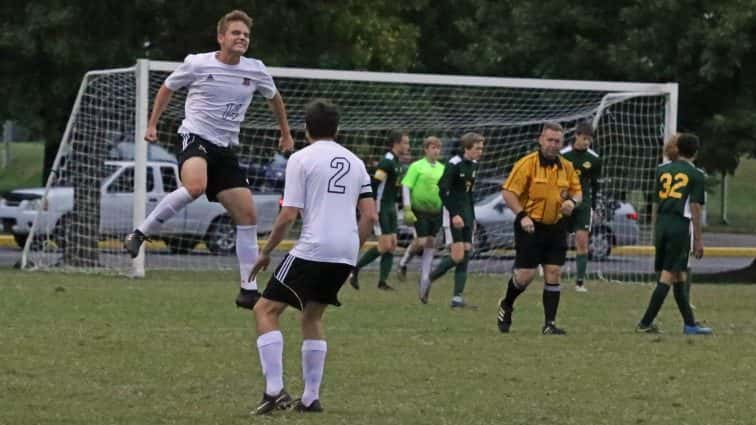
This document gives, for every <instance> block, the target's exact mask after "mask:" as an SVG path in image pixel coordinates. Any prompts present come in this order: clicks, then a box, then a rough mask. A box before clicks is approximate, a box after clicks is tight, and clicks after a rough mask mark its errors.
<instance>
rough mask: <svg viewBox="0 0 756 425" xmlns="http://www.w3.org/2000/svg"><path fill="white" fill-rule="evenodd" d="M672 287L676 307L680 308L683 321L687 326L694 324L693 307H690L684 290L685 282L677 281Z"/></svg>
mask: <svg viewBox="0 0 756 425" xmlns="http://www.w3.org/2000/svg"><path fill="white" fill-rule="evenodd" d="M674 287H675V288H674V289H673V290H672V292H673V293H674V294H675V301H676V302H677V309H678V310H680V314H681V315H682V318H683V322H685V324H686V325H688V326H695V325H696V319H695V318H694V317H693V309H691V308H690V299H688V293H687V291H686V290H685V282H677V283H675V284H674Z"/></svg>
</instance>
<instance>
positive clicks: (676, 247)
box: [636, 133, 712, 335]
mask: <svg viewBox="0 0 756 425" xmlns="http://www.w3.org/2000/svg"><path fill="white" fill-rule="evenodd" d="M675 137H676V138H677V149H678V152H679V159H677V160H675V161H671V162H668V163H665V164H662V165H661V166H659V168H658V169H657V170H656V196H657V201H658V207H657V210H656V211H657V216H656V225H655V227H654V248H656V254H655V257H656V258H655V269H656V271H657V272H659V282H658V283H657V285H656V288H655V289H654V292H653V293H652V294H651V299H650V301H649V304H648V307H647V309H646V313H645V314H644V315H643V318H642V319H641V321H640V323H638V326H637V328H636V330H637V331H639V332H644V333H655V332H658V328H657V326H656V325H655V324H654V319H655V318H656V315H657V314H658V313H659V310H660V309H661V306H662V304H663V303H664V299H665V298H666V297H667V293H669V290H670V286H671V287H673V288H674V289H673V293H674V296H675V301H676V302H677V308H678V309H679V310H680V314H681V315H682V318H683V323H684V325H683V332H684V333H685V334H689V335H706V334H710V333H712V330H711V329H710V328H707V327H703V326H700V325H699V324H698V323H697V322H696V320H695V317H694V316H693V310H692V309H691V307H690V299H689V298H688V297H689V296H688V291H687V290H686V288H685V281H686V278H687V276H686V275H687V271H688V259H689V257H690V253H691V245H692V251H693V255H694V256H695V257H696V258H701V257H702V256H703V238H702V236H701V210H702V208H703V205H704V200H705V199H704V174H703V172H702V171H701V170H699V169H697V168H696V167H695V165H693V163H692V161H693V160H694V159H695V157H696V154H697V153H698V148H699V143H700V142H699V140H698V137H696V136H695V135H693V134H689V133H681V134H678V135H676V136H675ZM691 242H692V244H691Z"/></svg>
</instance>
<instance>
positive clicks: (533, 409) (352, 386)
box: [0, 271, 756, 425]
mask: <svg viewBox="0 0 756 425" xmlns="http://www.w3.org/2000/svg"><path fill="white" fill-rule="evenodd" d="M502 279H503V278H502V277H499V276H494V277H478V278H474V279H472V281H471V282H470V283H469V286H468V291H467V293H468V301H470V302H473V303H477V304H480V305H481V308H480V309H479V310H477V311H451V310H450V309H449V308H448V307H447V302H448V299H449V295H450V294H449V292H450V290H451V289H450V282H449V280H450V278H449V277H447V278H445V280H444V281H442V282H441V283H440V284H439V285H438V286H437V287H435V288H434V291H433V293H432V294H431V304H429V305H427V306H422V305H419V303H418V302H417V301H416V298H415V292H414V289H413V286H414V285H413V284H409V283H407V284H402V285H400V289H399V290H398V291H396V292H393V293H385V292H379V291H377V290H376V289H375V288H374V287H373V285H372V282H373V281H374V280H375V276H374V275H371V274H370V273H365V274H363V276H362V280H363V289H362V290H361V291H359V292H358V291H354V290H352V289H351V288H349V287H348V286H347V287H345V288H344V289H343V290H342V293H341V299H342V302H343V303H344V306H343V307H341V308H333V309H330V310H329V312H328V314H327V317H326V329H327V335H328V344H329V352H328V361H327V364H326V376H325V381H324V384H323V388H322V391H321V399H322V402H323V406H324V407H325V408H326V412H325V413H324V414H322V415H319V416H318V415H315V416H298V415H296V414H293V413H290V412H278V413H276V414H275V417H274V418H267V417H265V418H259V417H257V418H256V417H249V416H248V414H247V413H248V411H249V410H250V408H252V407H253V406H254V405H255V404H256V402H257V401H258V400H259V398H260V394H261V391H262V389H263V380H262V378H261V374H260V372H259V363H258V360H257V352H256V348H255V336H254V331H253V329H254V328H253V326H254V324H253V320H252V318H251V315H250V314H249V313H248V312H246V311H240V310H237V309H235V308H234V307H233V297H234V295H235V288H234V286H235V285H233V284H231V282H234V281H235V276H234V274H233V273H191V274H189V273H167V272H150V273H149V277H148V278H147V279H144V280H139V281H134V280H128V279H126V278H116V277H101V276H91V275H73V274H64V275H60V274H51V273H49V274H31V273H22V272H17V271H2V272H0V324H2V325H1V326H2V329H1V330H0V394H2V396H0V412H2V413H0V423H2V424H14V425H24V424H34V425H39V424H224V425H225V424H250V423H260V424H262V423H286V424H295V423H322V424H391V425H397V424H580V425H584V424H661V423H664V424H678V423H685V424H746V423H753V420H754V419H753V418H754V417H756V405H754V404H753V394H755V393H756V364H754V362H753V359H752V356H751V354H749V353H754V352H756V332H755V331H754V330H755V329H756V319H754V315H753V303H752V300H754V299H756V286H738V285H717V286H715V285H697V286H695V287H694V289H693V301H694V303H695V304H696V305H697V307H698V310H697V313H698V315H699V316H700V317H699V318H700V319H707V321H708V323H709V324H711V325H712V326H713V327H714V328H715V330H716V336H713V337H695V338H690V337H684V336H682V335H681V329H680V328H681V325H680V320H679V317H678V314H677V312H676V308H675V304H674V301H673V300H672V299H671V296H670V299H669V300H667V303H666V305H665V307H664V309H663V311H662V314H661V316H660V320H661V324H662V327H663V329H665V330H666V331H667V333H666V334H663V335H660V336H653V335H638V334H635V333H634V332H633V326H634V324H635V322H636V321H637V320H638V318H639V317H640V315H641V313H642V310H643V309H644V307H645V305H646V302H647V300H648V296H649V294H650V290H651V289H650V287H649V286H643V285H611V284H605V283H595V282H591V283H589V288H590V289H591V292H590V293H589V294H576V293H574V292H573V291H571V290H566V291H565V292H564V293H563V297H562V305H561V307H560V312H559V313H560V314H559V316H560V324H561V325H562V326H564V327H565V328H566V329H567V330H568V331H570V334H569V335H568V336H566V337H555V336H543V335H540V332H539V331H540V325H541V321H542V309H541V306H540V290H539V288H540V284H535V287H534V288H532V289H531V290H530V291H528V292H526V293H525V294H524V295H523V296H522V297H521V299H520V300H519V301H518V304H517V311H516V313H515V324H514V327H513V333H511V334H509V335H501V334H499V333H498V331H497V330H496V328H495V324H494V317H495V316H496V309H495V304H496V299H497V298H498V297H499V296H500V294H501V291H502V288H503V286H504V283H503V281H502ZM569 289H571V286H570V287H569ZM283 329H284V335H285V347H284V352H285V371H286V377H285V382H286V386H287V389H288V390H289V391H290V392H291V393H292V394H295V395H296V394H298V393H299V392H300V391H301V389H302V384H301V379H300V376H301V372H300V366H299V361H300V337H299V336H298V326H297V315H296V313H295V312H293V311H290V312H287V313H286V314H285V315H284V319H283Z"/></svg>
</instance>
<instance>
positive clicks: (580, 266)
mask: <svg viewBox="0 0 756 425" xmlns="http://www.w3.org/2000/svg"><path fill="white" fill-rule="evenodd" d="M575 263H577V280H578V281H581V282H582V281H583V280H584V279H585V269H586V268H588V254H578V255H577V256H576V257H575Z"/></svg>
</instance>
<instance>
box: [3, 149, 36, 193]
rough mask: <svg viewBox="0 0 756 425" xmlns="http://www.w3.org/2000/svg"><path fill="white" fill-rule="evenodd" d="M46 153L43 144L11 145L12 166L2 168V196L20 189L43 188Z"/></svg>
mask: <svg viewBox="0 0 756 425" xmlns="http://www.w3.org/2000/svg"><path fill="white" fill-rule="evenodd" d="M0 148H2V147H0ZM3 149H4V148H3ZM44 152H45V145H44V144H43V143H11V162H10V166H9V167H8V168H5V169H3V168H0V194H2V193H4V192H7V191H9V190H13V189H17V188H20V187H39V186H41V185H42V160H43V157H44Z"/></svg>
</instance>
